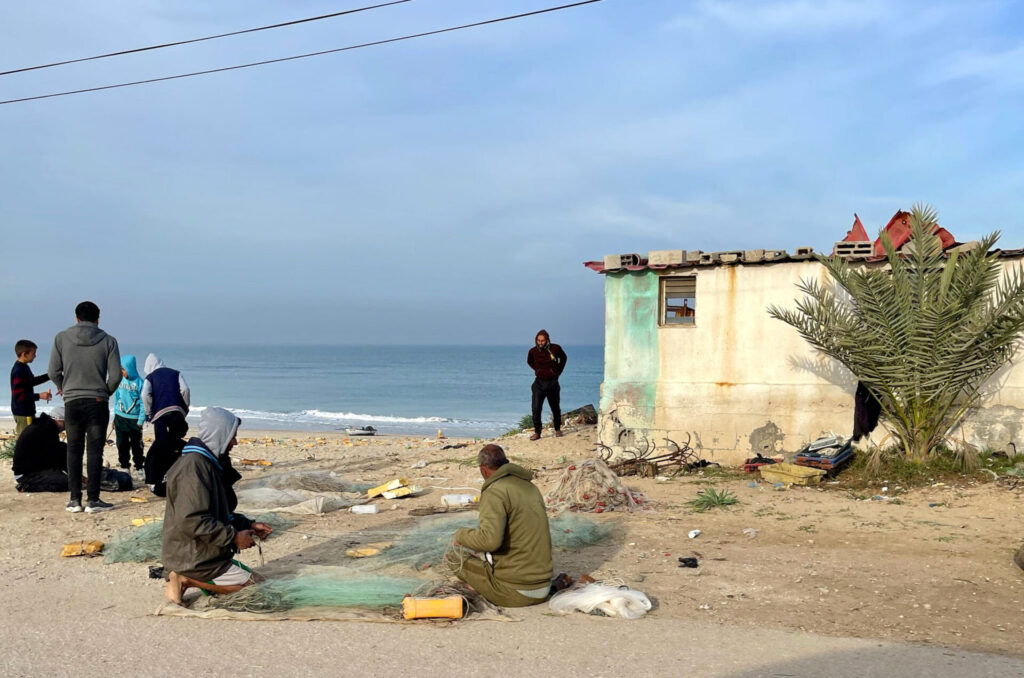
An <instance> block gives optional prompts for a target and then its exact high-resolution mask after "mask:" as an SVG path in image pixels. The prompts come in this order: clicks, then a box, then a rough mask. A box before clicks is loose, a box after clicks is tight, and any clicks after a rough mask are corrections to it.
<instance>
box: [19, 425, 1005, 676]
mask: <svg viewBox="0 0 1024 678" xmlns="http://www.w3.org/2000/svg"><path fill="white" fill-rule="evenodd" d="M2 428H4V427H3V426H2V425H0V429H2ZM545 435H546V436H547V435H549V434H548V433H546V434H545ZM595 435H596V434H595V430H594V429H593V428H592V427H584V428H581V429H578V430H572V431H568V432H567V434H566V436H565V437H563V438H561V439H555V438H551V437H544V438H542V439H541V440H540V441H537V442H530V441H529V440H527V438H526V437H525V436H512V437H506V438H503V439H499V440H498V441H497V442H498V443H499V444H501V445H503V446H504V447H505V449H506V451H507V453H508V454H509V456H510V457H511V458H512V460H513V461H516V462H517V463H520V464H522V465H524V466H528V467H530V468H532V469H534V470H535V471H536V475H537V479H536V481H535V482H536V483H537V484H538V486H539V487H540V488H541V490H542V491H545V492H546V491H547V490H549V489H550V488H551V487H552V486H553V485H554V483H555V481H556V479H557V478H558V476H559V474H560V472H561V469H562V468H563V467H564V466H565V465H567V463H571V461H573V460H578V459H584V458H589V457H591V456H593V450H594V448H595ZM457 444H466V446H465V447H460V448H456V449H442V448H443V447H444V446H446V445H449V446H450V445H457ZM480 444H482V443H481V442H476V443H474V441H472V440H453V439H445V440H436V439H432V438H427V439H424V438H415V437H403V436H388V437H376V438H365V439H358V438H349V437H347V436H345V435H344V434H341V433H336V432H331V433H308V432H282V431H252V430H244V429H243V430H242V431H241V432H240V443H239V446H238V447H237V448H235V450H234V451H233V452H232V456H233V458H234V459H235V460H236V462H235V463H236V466H239V468H240V470H241V471H242V473H243V475H244V477H245V478H246V479H248V478H252V477H258V476H259V475H260V474H267V473H275V472H279V471H287V470H296V469H306V468H309V469H330V470H333V471H335V472H336V473H337V474H339V475H341V476H342V477H344V478H345V479H347V480H352V481H358V482H375V481H377V482H383V481H386V480H389V479H391V478H393V477H398V476H403V477H407V478H409V479H410V481H412V482H415V483H417V484H419V485H421V486H423V487H425V488H426V489H427V491H426V492H425V493H424V494H423V495H421V496H418V497H413V498H407V499H399V500H393V501H386V500H378V501H377V502H376V503H378V504H379V506H380V509H381V512H380V513H378V514H376V515H353V514H351V513H349V512H346V511H338V512H334V513H328V514H325V515H321V516H305V517H299V518H298V520H299V525H297V526H296V527H295V528H294V529H293V530H289V531H287V532H286V533H284V534H281V535H280V536H278V537H277V538H275V539H273V540H272V541H270V542H268V543H267V544H265V545H264V556H265V558H266V560H267V566H268V567H269V566H272V565H273V562H274V560H275V559H279V558H284V557H289V556H296V555H297V554H302V553H304V552H305V553H306V554H308V555H309V556H311V557H315V554H316V553H317V548H316V547H317V545H318V544H322V543H323V541H324V540H330V539H336V538H338V537H340V536H343V535H345V534H347V533H351V532H354V531H357V530H360V529H365V528H367V527H384V526H396V525H398V526H400V525H403V524H407V523H410V522H412V521H415V520H416V518H415V517H411V516H410V515H409V509H413V508H424V507H430V506H438V505H439V504H440V496H441V495H442V494H444V493H446V492H449V491H455V492H457V491H460V490H459V489H446V488H466V489H465V490H464V491H467V492H468V491H471V490H472V489H473V488H478V487H479V485H480V482H479V475H478V472H477V469H476V468H475V466H474V465H473V459H474V457H475V453H476V451H477V449H479V446H480ZM115 458H116V450H114V448H113V446H108V447H107V450H106V461H107V462H108V463H113V462H114V460H115ZM241 459H263V460H267V461H270V462H271V463H272V466H269V467H255V468H254V467H242V466H240V465H239V463H238V460H241ZM419 462H426V465H425V466H424V465H422V464H419ZM414 465H418V466H420V468H413V466H414ZM0 477H3V478H4V482H2V483H0V514H2V515H3V516H4V517H3V529H2V530H0V604H2V607H3V609H4V610H5V611H6V620H7V626H8V628H7V631H6V633H5V636H6V641H5V645H6V650H5V651H4V653H3V660H2V661H3V663H2V664H0V672H2V673H3V674H4V675H39V674H42V673H48V674H53V675H65V674H67V675H70V674H72V673H73V674H75V675H108V674H110V673H112V672H124V671H126V670H132V671H135V670H137V671H139V672H142V671H145V673H146V674H148V675H180V673H182V672H187V673H189V674H192V675H215V674H223V673H228V672H231V673H236V674H239V675H307V674H308V672H310V671H313V670H317V669H325V670H330V669H331V668H334V669H335V672H336V671H337V667H338V666H340V665H344V666H345V667H347V670H353V671H354V670H359V671H374V672H375V673H379V672H381V671H385V670H387V669H388V667H396V668H397V667H414V671H413V672H415V673H416V674H418V675H446V676H450V675H470V674H473V675H478V674H479V673H480V672H481V671H488V670H494V671H498V670H500V671H502V672H503V673H504V674H506V675H525V674H528V673H531V671H532V670H533V669H532V668H531V667H537V666H545V667H547V668H546V669H545V671H546V672H550V673H551V674H552V675H555V674H556V673H558V672H560V673H561V674H562V675H583V674H586V675H610V674H611V673H616V674H618V673H621V672H622V671H623V670H625V669H624V668H623V667H625V666H632V667H634V668H633V670H632V671H631V672H633V673H639V674H640V675H670V674H677V673H679V672H683V671H685V672H687V673H689V674H691V675H716V676H717V675H722V676H725V675H730V676H741V675H742V676H746V675H750V676H753V675H775V674H787V675H875V673H874V671H875V669H876V668H877V669H880V668H881V667H886V666H887V667H888V669H889V672H888V673H885V674H884V675H898V674H901V670H900V669H899V667H901V666H902V667H914V668H913V669H911V668H907V670H908V671H910V674H916V675H923V674H924V673H925V672H926V671H927V672H929V673H934V674H935V675H959V674H962V673H963V671H964V670H967V669H966V668H965V667H968V666H969V667H970V669H969V670H970V671H971V674H972V675H993V676H994V675H1020V672H1021V671H1022V670H1024V661H1022V658H1024V651H1022V650H1021V640H1022V638H1024V631H1022V624H1021V621H1020V620H1021V613H1022V612H1024V600H1022V595H1024V573H1022V572H1021V571H1020V570H1019V569H1018V568H1017V567H1016V566H1015V565H1014V564H1013V562H1012V561H1011V556H1012V553H1013V551H1014V550H1015V548H1016V547H1017V545H1018V541H1019V540H1018V535H1017V534H1015V533H1007V530H1008V528H1009V529H1013V526H1014V525H1019V521H1020V518H1021V510H1020V501H1019V495H1018V492H1019V491H1015V490H1008V489H1005V488H1001V487H998V486H996V485H995V484H986V485H964V486H951V485H938V486H935V487H929V488H926V489H919V490H913V491H908V492H906V493H903V494H901V495H900V496H899V501H895V502H894V501H872V500H858V499H857V497H856V496H855V494H856V493H852V492H848V491H842V490H839V489H836V488H832V487H829V486H824V487H821V488H799V487H791V488H789V489H786V490H783V491H779V490H777V489H776V488H774V487H773V486H772V485H771V484H770V483H765V482H756V479H754V477H753V476H743V475H742V474H737V473H728V474H724V475H723V474H717V473H715V472H708V473H704V474H693V475H689V476H686V477H679V478H676V479H672V480H668V481H659V480H655V479H641V478H636V477H632V478H626V479H624V480H625V482H626V484H627V485H628V486H630V487H631V488H635V489H637V490H639V491H641V492H642V493H643V494H644V495H645V496H646V497H647V498H648V499H650V500H651V503H652V505H653V508H652V509H651V510H647V511H640V512H633V513H605V514H603V515H599V516H594V518H595V519H596V520H600V521H604V522H607V523H610V524H611V525H613V527H614V532H613V537H612V539H611V540H610V541H609V542H607V543H605V544H602V545H600V546H597V547H592V548H588V549H583V550H581V551H579V552H557V553H556V556H555V559H556V561H555V569H556V571H565V572H569V573H570V574H572V575H573V576H577V575H579V574H580V573H582V572H586V573H589V574H591V575H592V576H594V577H595V578H596V579H599V580H601V579H610V578H621V579H623V580H624V581H625V582H626V583H627V584H628V585H629V586H631V587H634V588H637V589H639V590H642V591H644V592H645V593H646V594H647V595H648V596H650V597H651V599H652V600H653V601H654V602H655V609H654V610H652V611H651V612H650V613H649V614H648V616H647V617H646V618H644V619H642V620H639V621H623V620H614V619H601V618H596V617H588V616H585V615H581V614H576V615H572V616H569V617H559V616H557V615H553V614H552V613H551V612H550V611H549V610H548V608H547V606H546V605H541V606H537V607H534V608H530V609H525V610H512V611H510V612H509V616H511V617H512V618H514V619H516V620H519V623H512V624H499V623H494V622H486V621H483V622H478V623H471V622H464V623H458V624H452V625H448V624H444V625H437V624H422V625H416V624H411V625H404V624H367V623H360V622H276V623H270V622H267V623H252V622H238V621H206V620H197V619H169V618H164V617H154V616H152V612H153V611H154V610H155V609H156V608H157V607H158V606H159V605H160V604H161V602H162V600H163V583H162V582H161V581H156V580H152V579H149V578H148V573H147V565H144V564H135V563H119V564H111V565H105V564H104V562H103V559H102V558H92V559H89V558H74V559H68V558H60V557H59V552H60V547H61V545H62V544H64V543H68V542H73V541H78V540H93V539H96V540H101V541H105V540H108V539H110V537H111V536H112V535H114V534H115V533H117V532H119V531H121V530H124V529H125V528H126V527H128V526H129V525H130V523H131V519H133V518H141V517H145V516H162V514H163V501H162V500H161V499H159V498H157V497H154V496H153V495H151V494H150V493H149V492H148V491H147V490H137V491H135V492H131V493H120V494H110V493H107V494H104V498H105V499H107V500H108V501H111V502H113V503H114V504H115V507H116V508H115V510H112V511H110V512H106V513H102V514H97V515H87V514H76V515H70V514H67V513H66V512H65V511H64V510H63V507H64V502H65V501H66V497H65V496H64V495H62V494H61V495H55V494H49V495H48V494H33V495H24V494H19V493H17V492H16V491H15V490H14V483H13V481H12V479H11V475H10V461H9V460H8V461H4V462H3V463H2V464H0ZM752 481H754V482H753V486H751V483H752ZM708 486H713V487H716V488H718V489H728V490H730V491H732V492H733V493H735V494H736V495H737V497H738V498H739V503H738V504H737V505H736V506H735V507H733V508H731V509H715V510H711V511H708V512H705V513H696V512H694V511H693V510H692V509H691V508H690V507H689V506H687V505H686V502H687V501H689V500H690V499H692V498H693V496H695V494H696V493H697V492H698V491H700V490H701V489H703V488H705V487H708ZM878 491H880V488H879V489H878ZM129 494H130V495H135V496H144V497H147V499H148V501H147V502H146V503H129V502H128V496H129ZM865 494H869V495H870V494H872V492H870V491H867V492H865ZM745 528H753V530H756V536H754V537H750V536H749V532H748V533H744V529H745ZM694 529H699V530H701V534H700V536H698V537H697V538H696V539H689V538H688V537H687V533H688V532H689V531H690V530H694ZM690 556H695V557H697V558H698V560H699V563H700V566H699V567H698V568H696V569H689V568H680V567H678V566H677V565H678V563H677V558H679V557H690ZM242 560H244V561H246V562H248V563H249V564H250V565H258V564H259V563H258V562H257V561H256V554H255V552H254V551H252V550H250V551H247V552H245V553H244V554H243V557H242ZM456 641H457V642H456ZM908 643H909V644H908ZM488 646H489V647H490V648H491V649H490V650H488V651H485V648H487V647H488ZM972 652H983V653H992V654H993V655H994V656H988V655H985V656H980V655H974V654H970V653H972ZM613 665H614V666H616V667H617V668H615V669H611V668H610V667H611V666H613ZM129 667H131V668H129ZM847 672H849V673H847ZM878 675H883V674H882V673H879V674H878ZM908 675H909V674H908Z"/></svg>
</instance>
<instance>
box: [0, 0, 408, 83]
mask: <svg viewBox="0 0 1024 678" xmlns="http://www.w3.org/2000/svg"><path fill="white" fill-rule="evenodd" d="M405 2H412V0H392V2H383V3H380V4H377V5H369V6H368V7H359V8H357V9H347V10H345V11H344V12H334V13H333V14H321V15H320V16H311V17H308V18H306V19H296V20H294V21H285V22H283V23H279V24H271V25H269V26H259V27H257V28H246V29H245V30H241V31H232V32H230V33H220V34H218V35H208V36H206V37H205V38H193V39H191V40H179V41H178V42H165V43H163V44H161V45H150V46H149V47H137V48H135V49H123V50H121V51H119V52H109V53H107V54H97V55H96V56H90V57H82V58H81V59H68V60H67V61H55V62H54V63H52V64H42V65H40V66H26V67H25V68H15V69H14V70H11V71H0V76H4V75H11V74H12V73H24V72H25V71H37V70H39V69H42V68H54V67H55V66H66V65H67V64H77V63H81V62H83V61H94V60H96V59H106V58H108V57H115V56H122V55H125V54H135V53H136V52H148V51H150V50H154V49H163V48H165V47H177V46H178V45H189V44H192V43H194V42H204V41H206V40H217V39H218V38H227V37H230V36H232V35H243V34H245V33H256V32H258V31H269V30H271V29H273V28H282V27H284V26H295V25H296V24H304V23H309V22H310V21H321V20H323V19H333V18H335V17H339V16H345V15H346V14H355V13H357V12H366V11H369V10H371V9H379V8H381V7H388V6H390V5H400V4H402V3H405Z"/></svg>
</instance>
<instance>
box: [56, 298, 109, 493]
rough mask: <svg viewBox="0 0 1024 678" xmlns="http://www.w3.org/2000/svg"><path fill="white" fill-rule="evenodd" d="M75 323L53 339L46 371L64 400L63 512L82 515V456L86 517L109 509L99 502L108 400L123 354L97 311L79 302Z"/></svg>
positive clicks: (97, 307) (85, 303)
mask: <svg viewBox="0 0 1024 678" xmlns="http://www.w3.org/2000/svg"><path fill="white" fill-rule="evenodd" d="M75 321H76V322H75V324H74V325H72V326H71V327H69V328H67V329H66V330H64V331H63V332H60V333H59V334H57V336H56V337H54V338H53V350H52V351H51V352H50V366H49V369H47V370H46V371H47V373H48V374H49V375H50V379H52V380H53V383H54V384H56V385H57V388H58V389H60V390H61V394H62V395H63V396H64V410H65V421H64V425H65V427H66V431H67V435H68V486H69V489H70V491H71V501H69V502H68V505H67V510H68V512H70V513H81V512H82V456H83V453H85V454H86V456H87V458H88V461H87V473H88V476H89V487H88V490H87V495H86V498H87V499H88V501H87V503H86V505H85V512H86V513H96V512H97V511H107V510H109V509H111V508H113V504H108V503H107V502H105V501H103V500H102V499H100V474H101V473H102V472H103V446H104V445H105V444H106V442H107V422H108V421H109V420H110V396H112V395H113V394H114V391H116V390H117V385H118V384H120V383H121V352H120V351H119V350H118V347H117V339H115V338H114V337H112V336H110V335H109V334H107V333H106V332H104V331H103V330H101V329H100V328H99V322H100V309H99V306H97V305H96V304H94V303H92V302H91V301H83V302H82V303H80V304H79V305H78V306H76V307H75ZM87 446H88V452H86V447H87Z"/></svg>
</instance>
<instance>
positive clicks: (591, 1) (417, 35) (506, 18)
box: [0, 0, 603, 105]
mask: <svg viewBox="0 0 1024 678" xmlns="http://www.w3.org/2000/svg"><path fill="white" fill-rule="evenodd" d="M602 1H603V0H582V1H581V2H573V3H570V4H568V5H559V6H557V7H548V8H546V9H538V10H534V11H532V12H523V13H521V14H511V15H509V16H503V17H499V18H497V19H487V20H486V21H476V22H474V23H471V24H462V25H461V26H452V27H450V28H439V29H437V30H433V31H425V32H423V33H413V34H411V35H403V36H400V37H397V38H387V39H385V40H374V41H373V42H364V43H361V44H358V45H349V46H347V47H337V48H335V49H325V50H322V51H319V52H309V53H307V54H298V55H295V56H290V57H281V58H279V59H267V60H266V61H254V62H252V63H248V64H239V65H237V66H224V67H222V68H211V69H209V70H205V71H194V72H192V73H181V74H179V75H166V76H164V77H162V78H149V79H147V80H135V81H133V82H122V83H118V84H116V85H103V86H101V87H87V88H85V89H75V90H68V91H66V92H54V93H53V94H40V95H37V96H32V97H22V98H20V99H7V100H6V101H0V105H4V104H17V103H22V102H25V101H36V100H37V99H52V98H54V97H66V96H70V95H72V94H84V93H86V92H100V91H103V90H108V89H117V88H119V87H132V86H135V85H146V84H149V83H153V82H163V81H165V80H180V79H181V78H191V77H195V76H197V75H208V74H210V73H223V72H225V71H235V70H239V69H242V68H253V67H255V66H265V65H267V64H277V63H282V62H284V61H295V60H297V59H308V58H309V57H315V56H322V55H324V54H334V53H335V52H346V51H349V50H353V49H362V48H363V47H374V46H376V45H386V44H389V43H392V42H401V41H403V40H413V39H415V38H423V37H427V36H430V35H439V34H441V33H451V32H452V31H461V30H463V29H466V28H476V27H478V26H486V25H488V24H496V23H501V22H503V21H512V20H514V19H522V18H525V17H530V16H536V15H538V14H548V13H550V12H558V11H561V10H565V9H571V8H573V7H581V6H583V5H592V4H594V3H596V2H602Z"/></svg>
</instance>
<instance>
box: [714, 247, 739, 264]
mask: <svg viewBox="0 0 1024 678" xmlns="http://www.w3.org/2000/svg"><path fill="white" fill-rule="evenodd" d="M714 256H716V257H717V258H718V261H721V262H722V263H723V264H734V263H736V262H737V261H743V250H728V251H726V252H715V255H714Z"/></svg>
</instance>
